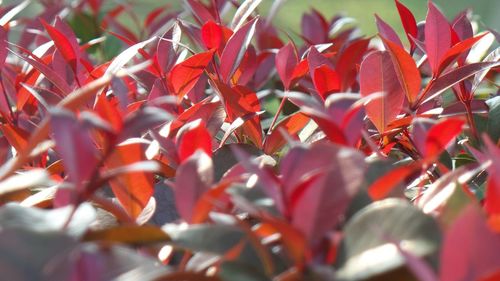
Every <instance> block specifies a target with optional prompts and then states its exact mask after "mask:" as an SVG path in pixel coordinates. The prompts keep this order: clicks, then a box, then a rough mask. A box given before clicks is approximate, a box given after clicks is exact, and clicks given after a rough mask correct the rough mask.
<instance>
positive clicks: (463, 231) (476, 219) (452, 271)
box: [440, 205, 500, 281]
mask: <svg viewBox="0 0 500 281" xmlns="http://www.w3.org/2000/svg"><path fill="white" fill-rule="evenodd" d="M499 248H500V235H499V234H498V233H494V232H493V231H492V230H491V228H489V226H488V224H487V222H486V218H485V217H484V215H483V214H482V213H481V211H480V210H479V209H478V207H477V206H475V205H470V206H469V207H468V208H467V209H465V210H464V211H463V212H462V213H461V215H460V216H459V217H458V218H457V220H456V221H455V222H454V223H453V225H452V226H451V227H450V228H448V229H447V230H446V233H445V235H444V241H443V246H442V250H441V262H440V267H441V270H440V280H442V281H452V280H453V281H457V280H463V281H465V280H481V278H485V277H488V276H489V275H490V274H492V273H494V272H497V271H498V270H499V269H500V265H499V264H498V261H499V260H500V252H499V251H498V249H499Z"/></svg>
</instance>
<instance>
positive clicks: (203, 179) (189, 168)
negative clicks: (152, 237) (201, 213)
mask: <svg viewBox="0 0 500 281" xmlns="http://www.w3.org/2000/svg"><path fill="white" fill-rule="evenodd" d="M212 181H213V163H212V159H211V158H210V157H209V156H208V155H206V154H205V153H204V152H203V151H200V150H197V151H196V152H195V153H194V154H193V155H191V156H190V157H189V158H187V159H186V161H184V163H182V164H181V165H180V166H179V168H178V169H177V172H176V174H175V186H174V187H175V188H174V194H175V202H176V207H177V210H178V212H179V214H180V215H181V217H182V218H183V219H184V220H186V221H187V222H191V221H192V220H193V219H198V218H197V216H196V214H195V213H194V210H195V207H196V206H197V203H198V201H199V200H200V198H202V196H203V194H205V192H206V191H208V190H209V188H210V185H211V184H212Z"/></svg>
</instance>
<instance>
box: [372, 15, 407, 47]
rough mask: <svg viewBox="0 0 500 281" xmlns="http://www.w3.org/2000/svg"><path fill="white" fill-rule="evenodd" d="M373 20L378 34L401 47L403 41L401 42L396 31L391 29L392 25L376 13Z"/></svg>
mask: <svg viewBox="0 0 500 281" xmlns="http://www.w3.org/2000/svg"><path fill="white" fill-rule="evenodd" d="M375 20H376V23H377V28H378V32H379V33H380V35H382V37H383V38H386V39H387V40H389V41H391V42H392V43H394V44H396V45H397V46H398V47H400V48H401V49H403V48H404V47H403V43H401V39H399V36H398V34H397V33H396V31H394V29H392V27H391V26H390V25H389V24H387V23H386V22H385V21H383V20H382V19H381V18H380V17H379V16H378V15H377V14H375Z"/></svg>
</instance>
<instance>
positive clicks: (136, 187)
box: [106, 142, 153, 218]
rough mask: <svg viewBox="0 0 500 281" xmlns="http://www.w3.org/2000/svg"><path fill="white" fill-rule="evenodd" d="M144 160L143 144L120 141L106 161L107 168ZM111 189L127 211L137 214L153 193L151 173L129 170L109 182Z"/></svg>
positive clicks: (133, 214) (133, 215) (131, 214)
mask: <svg viewBox="0 0 500 281" xmlns="http://www.w3.org/2000/svg"><path fill="white" fill-rule="evenodd" d="M144 160H145V155H144V148H143V144H141V143H139V142H128V143H122V144H120V145H118V146H116V147H115V150H114V152H113V153H112V154H111V155H110V156H109V158H108V159H107V161H106V167H107V168H108V169H115V168H118V167H122V166H126V165H131V164H134V163H137V162H140V161H144ZM109 183H110V185H111V189H112V190H113V193H114V194H115V196H116V198H118V200H119V202H120V203H121V205H122V206H123V208H124V209H125V211H127V213H128V214H129V215H130V216H132V217H134V218H136V217H137V216H139V215H140V214H141V212H142V210H143V209H144V207H146V205H147V204H148V202H149V199H150V198H151V196H152V195H153V175H152V174H151V173H149V172H131V173H126V174H122V175H120V176H118V177H115V178H114V179H113V180H111V181H110V182H109Z"/></svg>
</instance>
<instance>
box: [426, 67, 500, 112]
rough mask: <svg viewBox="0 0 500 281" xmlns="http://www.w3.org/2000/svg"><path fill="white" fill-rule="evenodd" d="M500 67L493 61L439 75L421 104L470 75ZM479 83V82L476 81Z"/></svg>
mask: <svg viewBox="0 0 500 281" xmlns="http://www.w3.org/2000/svg"><path fill="white" fill-rule="evenodd" d="M497 66H500V62H499V61H493V62H478V63H471V64H467V65H464V66H462V67H459V68H457V69H454V70H452V71H450V72H448V73H446V74H444V75H441V76H440V77H439V78H438V79H436V80H435V81H434V83H433V84H432V86H431V87H430V88H429V90H428V91H427V92H426V93H425V96H424V97H423V98H425V99H423V102H422V103H425V102H427V101H429V100H431V99H433V98H435V97H437V96H438V95H440V94H441V93H443V92H444V91H446V90H448V89H449V88H451V87H453V85H455V84H457V83H459V82H460V81H463V80H465V79H467V78H469V77H471V76H472V75H475V74H477V73H480V72H482V71H485V70H486V71H487V70H489V69H491V68H494V67H497ZM478 82H480V81H478Z"/></svg>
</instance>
